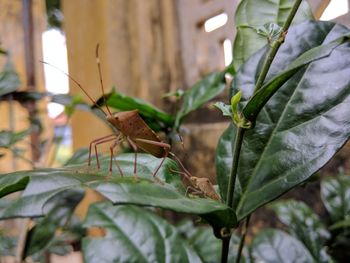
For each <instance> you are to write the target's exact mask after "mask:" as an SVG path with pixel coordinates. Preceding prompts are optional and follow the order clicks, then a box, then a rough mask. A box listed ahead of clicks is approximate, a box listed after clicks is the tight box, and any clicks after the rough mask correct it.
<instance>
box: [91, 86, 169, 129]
mask: <svg viewBox="0 0 350 263" xmlns="http://www.w3.org/2000/svg"><path fill="white" fill-rule="evenodd" d="M106 96H107V97H108V100H107V104H108V105H109V106H111V107H113V108H114V109H117V110H120V111H128V110H136V109H137V110H138V111H139V114H140V115H141V117H143V118H145V121H146V122H147V123H148V124H149V125H150V124H152V123H154V122H156V123H158V124H159V125H160V127H162V126H163V127H172V126H173V124H174V117H173V116H172V115H170V114H168V113H166V112H164V111H162V110H160V109H158V108H156V107H155V106H153V105H151V104H150V103H147V102H145V101H143V100H141V99H138V98H133V97H130V96H127V95H124V94H122V93H120V92H117V91H115V90H114V91H112V92H111V93H110V94H108V95H106ZM97 103H98V104H101V105H103V97H101V98H100V99H99V100H98V101H97Z"/></svg>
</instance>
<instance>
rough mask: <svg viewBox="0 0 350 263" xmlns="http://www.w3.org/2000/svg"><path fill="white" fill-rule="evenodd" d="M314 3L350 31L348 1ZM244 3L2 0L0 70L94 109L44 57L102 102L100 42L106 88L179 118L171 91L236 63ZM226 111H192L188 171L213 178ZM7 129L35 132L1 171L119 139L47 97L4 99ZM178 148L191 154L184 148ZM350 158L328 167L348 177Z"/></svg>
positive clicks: (319, 15) (61, 158) (23, 86)
mask: <svg viewBox="0 0 350 263" xmlns="http://www.w3.org/2000/svg"><path fill="white" fill-rule="evenodd" d="M308 2H309V4H310V6H311V8H312V10H313V13H314V16H315V18H316V19H320V20H332V21H337V22H339V23H342V24H344V25H346V26H347V27H350V14H349V6H350V1H349V0H331V1H330V0H308ZM238 4H239V1H238V0H145V1H141V0H99V1H98V0H74V1H70V0H61V1H60V0H46V1H45V0H22V1H21V0H0V48H1V50H2V51H3V52H6V53H7V56H1V57H0V67H1V68H3V67H5V65H9V63H11V65H12V67H13V69H14V71H15V72H17V73H18V76H19V78H20V84H19V91H31V92H33V93H35V92H46V91H47V92H51V93H54V94H67V93H70V94H75V95H79V96H80V97H81V98H82V99H83V100H84V101H86V102H88V103H90V102H89V101H88V99H87V98H86V97H84V94H82V92H81V90H79V89H78V87H77V86H76V85H73V83H72V82H70V81H69V79H68V77H67V76H65V75H64V74H62V73H61V72H60V71H59V70H57V69H55V68H53V67H50V66H47V65H45V67H44V64H43V63H41V62H40V61H46V62H49V63H50V64H52V65H54V66H55V67H58V68H59V69H61V70H63V71H65V72H69V74H70V75H71V76H73V77H74V78H75V79H76V80H77V81H78V82H79V83H80V84H81V85H82V86H83V87H84V89H86V91H87V92H88V93H89V94H90V95H91V96H92V97H93V98H99V97H100V96H101V95H102V92H101V89H100V84H99V75H98V70H97V66H96V57H95V47H96V45H97V44H100V59H101V65H102V77H103V80H104V84H105V88H106V90H107V91H110V90H111V89H112V87H113V86H114V87H115V88H116V90H117V91H119V92H122V93H124V94H127V95H129V96H134V97H138V98H141V99H143V100H145V101H147V102H149V103H152V104H154V105H155V106H157V107H158V108H160V109H163V110H164V111H166V112H168V113H172V112H174V111H176V103H175V102H174V100H172V99H169V98H164V94H167V93H170V92H175V91H176V90H178V89H183V90H186V88H188V87H191V86H192V85H193V84H195V83H196V81H198V80H200V79H201V78H203V77H204V76H205V75H207V74H208V73H211V72H213V71H218V70H223V69H224V68H225V66H227V65H229V64H230V62H231V60H232V41H233V38H234V35H235V24H234V13H235V8H236V7H237V5H238ZM0 95H2V94H0ZM226 99H227V98H226V96H223V97H222V98H221V100H226ZM19 102H20V103H19ZM220 115H221V113H220V112H219V111H217V110H215V109H213V107H211V106H210V105H209V104H208V105H206V106H205V107H203V108H202V109H200V110H198V111H196V112H195V113H193V114H191V115H190V117H189V118H188V119H187V121H186V124H185V125H184V129H183V132H182V135H183V137H184V147H185V149H186V155H187V156H190V158H188V159H190V162H187V161H186V160H187V159H185V158H183V159H184V162H185V164H186V167H188V169H189V170H190V171H191V172H192V173H193V174H196V176H199V177H209V178H210V179H211V180H212V181H213V182H215V165H214V163H215V161H214V153H215V147H216V144H217V140H218V138H219V136H220V135H221V134H222V132H223V130H224V129H225V128H226V127H227V121H226V120H224V119H223V118H222V117H221V116H220ZM39 120H40V121H39ZM28 123H31V127H32V128H31V129H30V130H27V128H28V126H29V124H28ZM0 131H2V132H3V131H14V132H18V136H21V134H20V133H21V132H24V133H25V134H29V137H28V138H27V139H25V140H23V141H21V142H19V143H18V144H16V147H15V150H14V149H6V148H1V149H0V154H1V158H0V172H1V173H5V172H11V171H14V170H20V169H30V168H32V167H33V166H36V167H46V166H59V165H61V164H63V163H64V162H65V160H67V159H68V158H69V157H70V155H71V154H72V153H73V152H74V151H75V150H77V149H79V148H81V147H87V146H88V144H89V142H91V141H92V140H93V139H96V138H99V137H101V136H104V135H106V134H109V133H110V131H109V128H108V127H107V126H106V125H105V124H104V123H103V122H101V120H100V119H99V118H97V117H95V116H93V115H92V114H90V113H88V112H83V111H77V112H76V113H74V115H73V116H72V118H68V116H67V115H66V114H65V111H64V107H63V106H62V105H60V104H57V103H53V102H50V101H49V100H48V99H45V100H38V101H37V100H31V99H26V98H24V99H22V100H16V98H13V97H11V96H9V97H6V96H5V97H2V98H1V101H0ZM53 138H56V139H53ZM57 138H59V139H58V140H57ZM12 139H13V138H12ZM1 143H3V144H4V142H1V141H0V144H1ZM175 147H176V145H175ZM176 148H179V149H178V152H179V155H180V156H182V157H184V153H183V151H181V146H177V147H176ZM348 152H349V150H348V147H345V148H344V149H343V150H342V151H341V152H340V153H338V155H337V157H336V159H335V160H333V161H332V162H331V163H330V164H329V165H328V166H327V167H328V168H327V167H326V168H325V171H326V170H327V169H333V168H334V167H338V166H339V165H341V166H342V167H344V169H345V170H346V171H349V169H350V163H349V161H348V160H347V156H348ZM18 156H20V158H18ZM303 191H306V190H305V189H302V190H301V191H299V192H297V193H289V194H291V195H293V194H294V195H302V196H304V195H305V194H306V192H307V191H306V192H303ZM292 192H293V191H292ZM308 194H309V195H312V192H309V193H308ZM310 203H312V204H313V205H314V206H315V204H316V206H317V202H312V201H310ZM257 214H259V212H258V213H257ZM261 214H262V215H263V216H262V217H268V216H269V214H268V213H265V212H264V213H261ZM11 224H14V225H16V224H17V223H16V222H12V223H11Z"/></svg>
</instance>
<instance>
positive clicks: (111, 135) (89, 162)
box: [88, 134, 117, 166]
mask: <svg viewBox="0 0 350 263" xmlns="http://www.w3.org/2000/svg"><path fill="white" fill-rule="evenodd" d="M116 136H117V134H110V135H107V136H104V137H101V138H98V139H95V140H93V141H92V142H90V146H89V161H88V166H90V164H91V147H92V145H93V144H94V143H98V142H99V141H102V140H104V139H107V138H110V137H116ZM96 160H98V156H97V153H96Z"/></svg>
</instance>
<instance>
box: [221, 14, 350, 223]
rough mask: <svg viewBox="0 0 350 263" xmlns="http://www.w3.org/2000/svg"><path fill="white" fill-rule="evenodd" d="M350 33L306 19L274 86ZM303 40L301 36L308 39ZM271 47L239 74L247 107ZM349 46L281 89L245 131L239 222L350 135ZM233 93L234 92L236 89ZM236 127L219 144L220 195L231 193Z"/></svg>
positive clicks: (287, 46) (291, 35)
mask: <svg viewBox="0 0 350 263" xmlns="http://www.w3.org/2000/svg"><path fill="white" fill-rule="evenodd" d="M345 34H349V30H348V29H346V28H345V27H343V26H340V25H335V24H334V23H331V22H313V21H309V22H304V23H302V24H300V25H297V26H294V27H291V28H290V30H289V32H288V35H287V38H286V41H285V43H284V44H283V45H282V46H281V48H280V50H279V51H278V53H277V56H276V58H275V60H274V62H273V63H272V66H271V68H270V71H269V73H268V75H267V79H266V82H267V83H268V82H269V81H270V80H271V79H273V78H274V77H275V76H276V75H278V74H279V73H280V72H281V71H283V70H284V69H286V68H287V67H288V66H289V65H290V63H291V62H293V61H294V60H295V59H296V58H297V57H299V56H300V55H301V54H303V53H304V52H306V51H307V50H309V49H312V48H313V47H317V46H319V45H321V44H325V45H326V44H328V43H330V42H332V41H333V40H335V39H337V38H338V37H341V36H343V35H345ZM297 40H302V44H300V43H299V41H297ZM264 55H265V50H261V51H259V52H258V53H256V54H255V55H254V56H252V58H251V59H249V60H248V61H247V62H246V63H245V64H244V65H243V66H242V67H241V69H240V71H239V72H237V73H236V75H235V78H234V81H233V87H241V90H242V93H243V96H242V103H241V107H243V106H244V105H245V103H246V101H248V100H249V98H250V97H251V96H252V95H253V92H254V88H255V82H256V80H257V76H258V73H259V67H257V66H256V65H259V63H260V62H261V61H262V60H263V59H264ZM349 76H350V44H349V43H343V44H341V45H340V46H338V47H336V48H335V49H334V50H333V52H332V53H331V55H330V56H328V57H326V58H323V59H320V60H317V61H314V62H312V63H310V64H309V65H307V66H304V67H303V68H302V69H301V70H300V71H298V72H297V73H296V74H295V75H294V76H293V77H291V78H290V79H289V80H288V81H287V82H286V83H285V84H284V85H283V86H282V87H281V88H280V89H279V90H278V92H276V93H275V94H274V95H273V96H272V97H271V99H270V100H269V101H268V102H267V104H266V105H265V106H264V107H263V109H262V110H261V112H260V114H259V115H258V117H257V121H256V126H255V128H254V129H251V130H248V131H247V132H246V133H245V137H244V141H243V147H242V151H241V155H240V161H239V167H238V175H237V180H236V186H235V187H236V188H235V197H234V208H235V210H236V214H237V217H238V219H239V220H241V219H243V218H244V217H246V216H247V215H248V214H250V213H251V212H253V211H254V210H255V209H257V208H258V207H260V206H262V205H264V204H265V203H268V202H270V201H271V200H273V199H275V198H277V197H278V196H280V195H281V194H283V193H284V192H286V191H288V190H289V189H291V188H293V187H295V186H297V185H298V184H300V183H301V182H303V181H305V180H307V179H308V178H309V177H310V176H311V175H312V174H313V173H315V172H316V171H317V170H319V169H320V168H321V167H322V166H323V165H324V164H325V163H326V162H328V161H329V160H330V158H332V156H333V155H334V154H335V153H336V152H337V151H338V150H339V149H340V147H341V146H342V145H343V144H344V143H345V142H346V141H347V140H348V138H349V136H350V122H349V121H348V116H349V114H350V106H349V105H350V104H349V102H348V101H349V100H350V97H349V94H350V77H349ZM235 92H236V90H232V91H231V93H232V94H233V93H235ZM235 133H236V129H235V127H233V126H230V127H229V128H228V129H227V130H226V131H225V132H224V134H223V136H222V137H221V139H220V140H219V143H218V148H217V156H216V166H217V176H218V184H219V186H220V192H221V196H226V190H227V189H226V187H227V181H228V178H229V175H230V169H231V168H230V167H231V160H232V150H231V149H232V141H233V139H234V137H235Z"/></svg>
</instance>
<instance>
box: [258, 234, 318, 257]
mask: <svg viewBox="0 0 350 263" xmlns="http://www.w3.org/2000/svg"><path fill="white" fill-rule="evenodd" d="M252 251H253V257H254V258H255V261H256V262H266V263H294V262H298V263H299V262H300V263H312V262H314V263H316V262H317V261H315V260H314V259H313V258H312V256H311V254H310V253H309V251H308V250H307V249H306V248H305V247H304V245H303V244H302V243H301V242H300V241H298V240H297V239H295V238H294V237H292V236H290V235H288V234H286V233H284V232H282V231H280V230H275V229H266V230H263V231H261V232H260V233H259V234H258V235H256V236H255V237H254V239H253V243H252Z"/></svg>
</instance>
